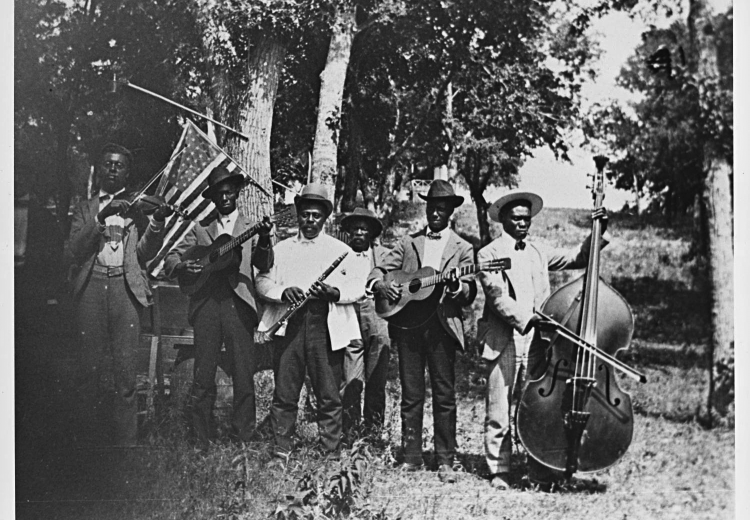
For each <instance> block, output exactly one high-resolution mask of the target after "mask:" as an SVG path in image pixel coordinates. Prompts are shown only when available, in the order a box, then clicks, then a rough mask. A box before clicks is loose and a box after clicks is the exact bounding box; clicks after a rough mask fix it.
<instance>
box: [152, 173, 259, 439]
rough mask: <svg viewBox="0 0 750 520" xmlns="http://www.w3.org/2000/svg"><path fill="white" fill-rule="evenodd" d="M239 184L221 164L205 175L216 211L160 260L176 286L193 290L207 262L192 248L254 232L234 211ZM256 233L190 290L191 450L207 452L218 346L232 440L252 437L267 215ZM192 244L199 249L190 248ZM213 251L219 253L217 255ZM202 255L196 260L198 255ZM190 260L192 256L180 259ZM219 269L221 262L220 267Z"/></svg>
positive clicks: (208, 195) (241, 178)
mask: <svg viewBox="0 0 750 520" xmlns="http://www.w3.org/2000/svg"><path fill="white" fill-rule="evenodd" d="M244 182H245V177H244V176H243V175H242V174H241V173H233V172H230V171H228V170H227V169H226V168H224V167H221V166H220V167H217V168H215V169H214V170H213V171H212V172H211V173H210V174H209V176H208V188H206V190H205V191H204V192H203V194H202V195H203V197H205V198H208V199H211V201H213V203H214V204H215V206H216V211H215V212H213V213H212V214H211V215H209V216H208V217H207V218H206V219H204V220H203V221H202V222H198V223H196V224H195V226H194V227H193V228H192V230H191V231H190V232H189V233H188V234H187V236H186V237H185V239H184V240H182V241H181V242H180V243H178V244H177V245H176V246H175V247H174V248H173V249H172V250H171V251H170V252H169V254H168V255H167V256H166V258H165V271H166V273H167V276H170V277H174V276H177V277H178V279H179V280H180V286H181V287H182V288H183V290H185V288H186V286H187V285H191V286H192V285H194V284H195V283H196V281H197V280H200V279H201V274H202V272H203V270H204V265H205V263H203V262H201V260H200V259H198V258H194V256H195V255H191V254H190V253H191V252H192V251H195V250H197V249H198V247H203V248H209V249H210V246H211V245H212V244H214V242H222V243H227V242H228V237H225V236H224V235H229V236H235V237H236V236H238V235H240V234H242V233H243V232H245V231H246V230H248V229H250V228H251V227H254V226H253V224H252V223H251V222H250V220H249V219H247V218H246V217H243V216H241V215H240V214H239V211H238V209H237V197H238V196H239V193H240V189H241V188H242V186H243V184H244ZM255 227H257V229H258V236H257V237H252V240H246V241H245V242H244V243H242V245H241V247H240V245H239V244H238V245H237V247H234V248H232V249H230V250H228V251H227V252H226V253H225V255H228V259H227V260H226V261H225V263H226V267H224V268H223V269H218V270H215V271H214V272H212V273H211V275H210V276H209V277H208V279H207V280H205V282H204V283H203V285H201V286H200V289H198V290H190V294H191V296H190V306H189V308H188V321H189V322H190V324H191V325H193V327H194V329H195V364H194V369H193V386H192V389H191V405H190V412H189V417H190V425H191V427H192V430H193V435H194V436H195V441H196V444H197V446H198V447H199V448H200V449H201V450H205V449H207V448H208V440H209V432H210V418H211V409H212V408H213V404H214V401H215V399H216V383H215V378H216V367H217V365H218V360H219V352H220V350H221V346H222V344H224V345H225V347H226V349H227V351H228V353H229V355H230V359H231V366H232V374H231V375H232V388H233V393H234V398H233V400H234V402H233V414H232V435H233V436H234V437H235V438H236V439H237V440H239V441H245V442H246V441H250V440H252V439H253V438H254V437H255V435H256V434H255V426H256V416H255V383H254V381H253V375H254V374H255V370H256V365H257V363H258V356H257V354H256V352H255V344H254V339H253V334H254V329H255V327H256V326H257V324H258V314H259V311H258V306H257V304H256V301H255V300H256V295H255V284H254V282H253V279H254V274H253V267H255V268H257V269H259V270H261V271H267V270H268V269H270V268H271V267H272V266H273V262H274V254H273V249H272V247H271V239H270V233H271V229H272V227H273V224H272V223H271V220H270V218H268V217H266V218H265V219H264V220H263V221H262V222H261V223H259V224H256V225H255ZM196 246H197V247H196ZM217 251H218V250H217ZM199 256H200V255H199ZM186 258H192V259H186ZM221 265H224V263H222V264H221Z"/></svg>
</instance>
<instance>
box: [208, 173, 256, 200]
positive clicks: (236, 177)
mask: <svg viewBox="0 0 750 520" xmlns="http://www.w3.org/2000/svg"><path fill="white" fill-rule="evenodd" d="M228 182H229V183H234V184H237V185H238V186H240V187H242V185H244V184H245V182H246V179H245V176H244V175H242V174H241V173H233V174H232V175H230V176H229V177H224V178H223V179H221V180H220V181H219V182H217V183H216V184H214V185H213V186H209V187H208V188H206V189H205V190H203V192H202V193H201V195H202V196H203V198H204V199H210V198H211V197H213V195H214V193H215V192H216V190H217V189H218V187H219V186H221V185H222V184H225V183H228Z"/></svg>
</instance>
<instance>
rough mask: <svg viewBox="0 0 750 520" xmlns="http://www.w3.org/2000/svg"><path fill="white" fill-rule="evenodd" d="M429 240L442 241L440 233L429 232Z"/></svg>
mask: <svg viewBox="0 0 750 520" xmlns="http://www.w3.org/2000/svg"><path fill="white" fill-rule="evenodd" d="M427 238H429V239H430V240H440V233H433V232H432V231H428V232H427Z"/></svg>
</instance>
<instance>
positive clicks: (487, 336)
mask: <svg viewBox="0 0 750 520" xmlns="http://www.w3.org/2000/svg"><path fill="white" fill-rule="evenodd" d="M542 205H543V203H542V198H541V197H540V196H539V195H537V194H535V193H529V192H524V191H517V190H514V191H511V192H509V193H507V194H506V195H504V196H502V197H500V198H499V199H498V200H497V201H495V202H494V203H493V204H492V206H490V208H489V210H488V215H489V217H490V218H491V219H492V220H494V221H496V222H500V223H501V224H502V226H503V232H502V234H501V235H500V236H499V237H497V238H496V239H495V240H493V241H492V242H491V243H490V244H488V245H487V246H485V247H484V248H482V249H481V250H480V251H479V253H478V255H477V259H478V261H479V262H480V263H481V262H487V261H490V260H493V259H496V258H504V257H508V258H510V260H511V265H512V266H513V268H512V269H510V270H508V271H505V272H502V273H493V272H481V273H479V274H478V275H477V278H478V279H479V281H480V283H481V284H482V288H483V289H484V294H485V298H486V299H485V305H484V312H483V315H482V318H481V319H480V320H479V321H478V322H477V340H478V341H479V344H480V348H481V349H482V357H483V358H484V359H485V360H486V361H487V362H488V363H489V373H488V377H487V396H486V415H485V443H484V445H485V457H486V461H487V466H488V467H489V470H490V474H491V477H490V478H491V484H492V486H493V487H495V488H496V489H501V490H502V489H508V488H509V487H510V481H511V479H510V459H511V428H510V413H511V401H512V399H513V395H514V393H515V390H516V389H517V388H520V386H521V385H522V384H523V382H524V380H526V379H536V378H538V377H539V376H541V375H542V373H543V372H544V368H545V351H544V350H543V349H533V348H532V349H531V350H530V349H529V347H530V345H531V340H532V337H533V333H532V332H531V330H532V329H533V328H534V327H538V326H540V324H542V321H541V320H540V318H539V316H538V315H535V314H534V309H540V308H541V306H542V303H544V301H545V300H546V299H547V297H549V295H550V284H549V271H559V270H562V269H582V268H584V267H586V263H587V261H588V258H589V250H590V245H591V237H590V236H589V237H588V238H587V239H586V240H584V242H583V243H582V244H581V245H580V246H579V247H578V248H576V249H573V250H570V251H566V250H554V249H550V248H548V247H545V246H544V245H542V244H539V243H536V242H534V241H531V240H528V236H529V227H530V226H531V219H532V218H533V217H534V216H535V215H537V214H538V213H539V212H540V211H541V210H542ZM592 218H594V219H601V221H602V222H601V224H602V226H601V229H602V234H604V232H605V231H606V228H607V211H606V210H605V209H604V208H601V209H599V210H596V211H594V212H593V214H592ZM606 242H607V241H606V239H605V240H603V243H604V244H606ZM525 372H528V374H527V375H526V374H525ZM517 385H518V386H517ZM559 477H560V475H558V474H557V473H556V472H553V471H552V470H550V469H548V468H546V467H545V466H542V465H541V464H540V463H538V462H536V461H534V460H533V459H532V458H531V457H529V479H530V481H531V482H532V484H535V485H538V486H539V487H540V488H542V489H549V488H550V487H551V484H552V483H553V482H554V481H555V480H558V479H559Z"/></svg>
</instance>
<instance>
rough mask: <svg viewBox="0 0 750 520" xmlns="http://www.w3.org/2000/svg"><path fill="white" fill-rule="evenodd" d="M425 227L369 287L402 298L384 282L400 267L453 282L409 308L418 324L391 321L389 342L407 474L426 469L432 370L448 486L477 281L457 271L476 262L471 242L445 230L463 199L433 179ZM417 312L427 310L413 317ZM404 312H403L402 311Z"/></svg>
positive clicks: (438, 450)
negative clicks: (425, 422) (460, 361)
mask: <svg viewBox="0 0 750 520" xmlns="http://www.w3.org/2000/svg"><path fill="white" fill-rule="evenodd" d="M420 197H421V198H422V199H424V200H426V201H427V207H426V212H425V213H426V215H427V227H426V228H424V229H422V230H421V231H419V232H417V233H415V234H413V235H410V236H407V237H405V238H403V239H402V240H401V241H400V242H399V243H398V244H396V246H395V247H394V248H393V250H392V251H391V252H390V253H389V254H388V256H387V257H386V258H385V260H384V261H383V263H382V264H381V265H379V266H377V267H376V268H375V269H373V271H372V272H371V273H370V277H369V279H368V282H367V287H368V289H369V290H370V291H372V292H373V293H374V294H375V295H376V298H380V299H387V300H389V301H397V300H399V298H400V297H401V294H402V293H401V288H399V287H398V286H397V285H396V284H394V283H393V281H392V280H387V279H385V278H386V274H387V273H389V272H391V271H395V270H402V271H407V272H415V271H417V270H418V269H421V268H423V267H432V268H433V269H434V270H435V271H436V272H438V273H443V274H446V275H448V282H447V283H445V284H440V285H438V286H437V287H436V288H435V290H434V293H433V294H432V296H430V297H428V298H427V299H426V300H423V301H412V302H409V303H408V304H407V306H406V307H405V308H404V311H408V313H409V314H411V315H412V316H416V315H418V314H419V315H421V316H423V318H420V319H418V320H417V321H419V322H420V323H415V324H406V325H404V324H401V325H397V324H396V323H395V319H392V320H391V323H390V324H389V331H390V335H391V341H392V342H393V344H395V346H396V349H397V351H398V358H399V376H400V380H401V432H402V433H401V439H402V444H403V448H404V459H405V460H404V466H403V467H404V469H405V470H406V471H414V470H418V469H420V468H421V467H422V463H423V461H422V417H423V411H424V401H425V384H424V371H425V365H426V366H428V367H429V369H430V382H431V384H432V399H433V415H434V424H435V426H434V428H435V454H436V458H437V464H438V476H439V478H440V480H441V481H443V482H455V480H456V475H455V473H454V471H453V459H454V456H455V452H456V392H455V361H456V351H458V350H460V349H463V347H464V326H463V317H462V313H461V307H463V306H466V305H470V304H471V302H473V301H474V298H475V297H476V294H477V286H476V282H475V281H474V280H473V277H470V276H467V277H463V278H458V269H457V268H458V267H460V266H466V265H472V264H473V263H474V252H473V250H472V247H471V245H470V244H469V243H468V242H466V241H465V240H463V239H462V238H461V237H459V236H458V235H456V233H454V232H453V231H451V230H450V229H449V228H448V221H449V219H450V216H451V215H452V214H453V211H454V210H455V208H457V207H458V206H460V205H461V204H462V203H463V200H464V199H463V197H461V196H458V195H456V194H455V192H454V190H453V187H452V186H451V185H450V184H449V183H448V182H446V181H444V180H440V179H438V180H435V181H433V182H432V184H431V185H430V189H429V190H428V192H427V195H421V194H420ZM417 310H420V311H422V312H416V311H417ZM404 311H402V312H404Z"/></svg>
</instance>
